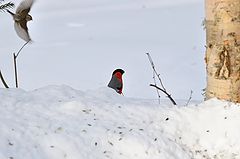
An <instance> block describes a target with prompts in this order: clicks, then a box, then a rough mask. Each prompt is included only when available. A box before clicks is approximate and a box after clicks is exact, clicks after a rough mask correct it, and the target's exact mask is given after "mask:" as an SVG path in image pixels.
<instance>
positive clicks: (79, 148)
mask: <svg viewBox="0 0 240 159" xmlns="http://www.w3.org/2000/svg"><path fill="white" fill-rule="evenodd" d="M0 92H1V93H0V114H1V115H0V123H1V124H0V130H1V131H0V158H1V159H23V158H24V159H104V158H106V159H108V158H110V159H192V158H193V159H204V158H206V159H239V158H240V154H239V152H240V138H239V134H240V109H239V105H234V104H232V103H228V102H222V101H218V100H216V99H212V100H209V101H206V102H204V103H201V104H192V105H189V106H178V107H174V106H172V105H171V104H164V103H163V104H161V105H158V104H156V103H155V102H156V101H151V100H141V99H133V98H128V97H123V96H120V95H118V94H117V93H115V92H114V91H113V90H111V89H109V88H100V89H97V90H92V91H79V90H75V89H73V88H71V87H68V86H64V85H63V86H47V87H44V88H40V89H37V90H33V91H24V90H21V89H8V90H6V89H0Z"/></svg>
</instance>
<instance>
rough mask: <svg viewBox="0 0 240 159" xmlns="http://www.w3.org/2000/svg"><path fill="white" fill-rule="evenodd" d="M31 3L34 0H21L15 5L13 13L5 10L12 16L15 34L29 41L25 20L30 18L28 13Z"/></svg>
mask: <svg viewBox="0 0 240 159" xmlns="http://www.w3.org/2000/svg"><path fill="white" fill-rule="evenodd" d="M33 3H34V0H23V1H22V2H21V3H20V4H19V6H18V7H17V9H16V13H15V14H14V13H13V12H11V11H9V10H7V12H8V13H10V14H11V15H12V17H13V20H14V28H15V31H16V33H17V35H18V36H19V37H20V38H21V39H23V40H24V41H26V42H29V41H31V38H30V36H29V33H28V27H27V22H28V21H31V20H32V16H31V15H29V14H28V13H29V12H30V10H31V7H32V5H33Z"/></svg>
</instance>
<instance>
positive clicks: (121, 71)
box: [112, 68, 125, 75]
mask: <svg viewBox="0 0 240 159" xmlns="http://www.w3.org/2000/svg"><path fill="white" fill-rule="evenodd" d="M117 72H120V73H121V74H124V73H125V71H124V70H122V69H120V68H119V69H116V70H115V71H113V73H112V75H114V74H115V73H117Z"/></svg>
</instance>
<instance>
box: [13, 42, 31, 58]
mask: <svg viewBox="0 0 240 159" xmlns="http://www.w3.org/2000/svg"><path fill="white" fill-rule="evenodd" d="M30 41H31V40H29V41H28V42H26V43H25V44H24V45H23V46H22V47H21V48H20V49H19V51H18V52H17V54H16V58H17V57H18V55H19V54H20V52H21V51H22V49H23V48H24V47H25V46H26V45H27V44H28V43H29V42H30Z"/></svg>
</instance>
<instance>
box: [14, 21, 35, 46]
mask: <svg viewBox="0 0 240 159" xmlns="http://www.w3.org/2000/svg"><path fill="white" fill-rule="evenodd" d="M14 28H15V31H16V33H17V35H18V36H19V37H20V38H21V39H23V40H24V41H26V42H28V41H31V38H30V36H29V33H28V28H27V21H21V22H20V23H19V22H15V23H14Z"/></svg>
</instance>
